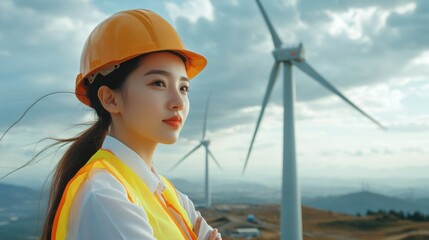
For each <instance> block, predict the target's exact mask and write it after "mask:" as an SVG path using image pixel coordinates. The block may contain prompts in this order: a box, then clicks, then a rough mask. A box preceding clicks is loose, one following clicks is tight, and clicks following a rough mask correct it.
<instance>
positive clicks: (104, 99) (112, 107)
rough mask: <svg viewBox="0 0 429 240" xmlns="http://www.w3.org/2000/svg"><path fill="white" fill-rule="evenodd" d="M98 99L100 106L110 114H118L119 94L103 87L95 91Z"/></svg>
mask: <svg viewBox="0 0 429 240" xmlns="http://www.w3.org/2000/svg"><path fill="white" fill-rule="evenodd" d="M97 96H98V99H100V103H101V105H103V107H104V109H106V110H107V111H108V112H110V113H119V112H120V108H119V105H118V100H117V98H118V97H120V94H117V93H116V92H114V91H113V90H112V89H110V88H109V87H107V86H105V85H103V86H101V87H100V88H99V89H98V91H97Z"/></svg>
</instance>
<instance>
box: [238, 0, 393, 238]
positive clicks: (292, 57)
mask: <svg viewBox="0 0 429 240" xmlns="http://www.w3.org/2000/svg"><path fill="white" fill-rule="evenodd" d="M256 3H257V4H258V6H259V9H260V10H261V12H262V15H263V17H264V19H265V22H266V24H267V25H268V28H269V30H270V33H271V35H272V38H273V42H274V47H275V49H274V51H273V52H272V54H273V55H274V59H275V63H274V66H273V68H272V71H271V75H270V79H269V82H268V86H267V90H266V92H265V96H264V99H263V102H262V109H261V112H260V114H259V118H258V121H257V123H256V128H255V132H254V134H253V137H252V141H251V143H250V147H249V151H248V152H247V157H246V161H245V164H244V168H243V172H242V173H243V174H244V172H245V170H246V166H247V162H248V160H249V156H250V152H251V150H252V146H253V143H254V141H255V137H256V133H257V132H258V128H259V124H260V123H261V119H262V116H263V114H264V111H265V107H266V105H267V103H268V99H269V98H270V95H271V91H272V89H273V86H274V83H275V81H276V77H277V74H278V70H279V65H280V64H283V69H284V70H283V71H284V73H283V74H284V75H283V78H284V82H283V105H284V106H283V110H284V111H283V112H284V113H283V114H284V116H283V177H282V178H283V179H282V202H281V217H280V224H281V228H280V230H281V239H282V240H301V239H302V220H301V198H300V194H299V190H298V176H297V166H296V153H295V127H294V122H295V117H294V102H295V84H294V81H293V78H292V65H295V66H296V67H298V68H299V69H300V70H301V71H303V72H304V73H306V74H307V75H309V76H310V77H311V78H313V79H314V80H316V81H317V82H318V83H320V84H321V85H322V86H324V87H325V88H327V89H329V90H330V91H332V92H333V93H335V94H336V95H338V96H339V97H340V98H341V99H343V100H344V101H346V102H347V103H348V104H350V105H351V106H352V107H353V108H354V109H356V110H358V111H359V112H360V113H362V114H363V115H364V116H365V117H367V118H369V119H370V120H371V121H372V122H374V123H375V124H377V125H378V126H380V127H381V128H382V129H386V128H385V127H383V126H382V125H381V124H380V123H379V122H377V121H376V120H375V119H374V118H372V117H371V116H369V115H368V114H367V113H365V112H364V111H362V110H361V109H360V108H358V107H357V106H356V105H355V104H354V103H352V102H351V101H350V100H349V99H347V98H346V97H345V96H344V95H343V94H342V93H341V92H340V91H338V90H337V89H336V88H335V87H334V86H333V85H331V84H330V83H329V82H328V81H327V80H325V79H324V78H323V77H322V76H321V75H320V74H319V73H317V72H316V71H315V70H314V69H313V68H312V67H311V66H310V65H309V64H308V63H307V62H306V61H305V58H304V48H303V46H302V43H300V44H299V45H298V46H297V47H293V48H286V47H284V46H283V43H282V41H281V40H280V38H279V36H278V35H277V33H276V31H275V30H274V28H273V26H272V24H271V22H270V20H269V18H268V16H267V14H266V12H265V10H264V8H263V7H262V5H261V3H260V1H259V0H256Z"/></svg>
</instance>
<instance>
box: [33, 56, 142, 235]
mask: <svg viewBox="0 0 429 240" xmlns="http://www.w3.org/2000/svg"><path fill="white" fill-rule="evenodd" d="M142 57H143V55H140V56H138V57H135V58H132V59H130V60H128V61H126V62H123V63H121V64H120V67H119V68H118V69H116V70H114V71H113V72H111V73H110V74H108V75H106V76H103V75H101V74H98V75H97V77H96V78H95V79H94V81H93V82H92V84H89V82H88V81H87V79H86V80H85V86H87V87H88V92H87V95H86V96H87V97H88V98H89V100H90V104H91V107H92V108H93V109H94V110H95V112H96V114H97V120H96V121H95V123H94V124H93V125H92V126H91V127H90V128H88V129H87V130H85V131H83V132H82V133H80V134H78V135H77V136H75V137H72V138H66V139H56V138H52V139H54V140H56V141H57V142H56V143H54V144H52V145H51V146H53V145H56V144H59V143H69V142H72V144H71V145H70V147H69V148H68V149H67V150H66V152H65V154H64V155H63V156H62V157H61V159H60V161H59V162H58V164H57V166H56V167H55V172H54V175H53V178H52V183H51V189H50V195H49V201H48V208H47V213H46V218H45V222H44V224H43V227H42V235H41V239H42V240H50V239H51V232H52V225H53V222H54V218H55V214H56V211H57V209H58V205H59V203H60V201H61V197H62V195H63V192H64V189H65V187H66V185H67V183H68V182H69V181H70V180H71V179H72V178H73V176H74V175H75V174H76V173H77V172H78V171H79V169H80V168H82V167H83V166H84V165H85V164H86V162H87V161H88V160H89V159H90V158H91V156H92V155H94V153H95V152H97V150H98V149H100V147H101V144H102V143H103V141H104V138H105V137H106V134H107V130H108V128H109V126H110V124H111V122H112V119H111V116H110V113H109V112H108V111H107V110H106V109H105V108H104V107H103V106H102V105H101V103H100V100H99V98H98V95H97V92H98V89H99V88H100V87H101V86H103V85H106V86H108V87H109V88H110V89H119V90H121V88H122V86H123V84H124V82H125V79H126V78H127V76H128V75H129V74H130V73H131V72H132V71H133V70H134V69H136V68H137V66H138V63H139V61H140V60H141V59H142ZM51 146H50V147H51Z"/></svg>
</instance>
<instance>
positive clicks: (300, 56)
mask: <svg viewBox="0 0 429 240" xmlns="http://www.w3.org/2000/svg"><path fill="white" fill-rule="evenodd" d="M272 53H273V56H274V59H276V61H279V62H287V61H299V62H301V61H305V51H304V46H303V45H302V43H300V44H299V46H298V47H294V48H277V49H274V51H272Z"/></svg>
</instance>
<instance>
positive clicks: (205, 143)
mask: <svg viewBox="0 0 429 240" xmlns="http://www.w3.org/2000/svg"><path fill="white" fill-rule="evenodd" d="M210 95H211V92H210V93H209V96H208V99H207V103H206V109H205V113H204V125H203V138H202V139H201V141H200V144H198V145H197V146H196V147H195V148H194V149H192V150H191V151H190V152H189V153H187V154H186V155H185V156H183V157H182V158H181V159H180V160H179V161H178V162H177V163H176V164H175V165H174V166H173V167H172V168H171V169H170V171H171V170H173V169H174V168H175V167H177V166H178V165H179V164H180V163H181V162H183V161H184V160H185V159H186V158H187V157H188V156H189V155H191V154H192V153H193V152H195V151H196V150H197V149H198V148H200V147H201V146H203V147H204V148H205V149H206V184H205V185H206V186H205V193H206V207H210V206H211V205H212V200H211V194H210V181H209V155H210V156H211V157H212V158H213V160H214V161H215V163H216V165H217V166H218V167H219V168H220V169H222V167H221V166H220V165H219V163H218V161H217V160H216V158H215V157H214V155H213V153H212V152H211V151H210V149H209V144H210V140H207V139H206V126H207V110H208V108H209V102H210ZM222 170H223V169H222Z"/></svg>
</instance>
